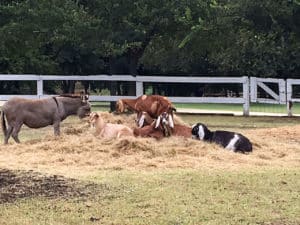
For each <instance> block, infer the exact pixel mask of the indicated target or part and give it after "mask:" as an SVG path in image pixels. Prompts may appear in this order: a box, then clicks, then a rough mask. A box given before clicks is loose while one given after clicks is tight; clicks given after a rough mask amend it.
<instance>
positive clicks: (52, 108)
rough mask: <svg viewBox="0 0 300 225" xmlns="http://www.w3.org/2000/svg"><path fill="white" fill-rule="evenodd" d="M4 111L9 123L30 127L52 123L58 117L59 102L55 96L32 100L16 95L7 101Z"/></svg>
mask: <svg viewBox="0 0 300 225" xmlns="http://www.w3.org/2000/svg"><path fill="white" fill-rule="evenodd" d="M2 111H3V112H4V114H5V116H6V120H7V122H8V124H11V125H18V124H19V123H22V124H25V125H26V126H28V127H30V128H40V127H45V126H48V125H52V124H53V122H54V120H55V117H58V104H57V102H56V101H55V100H54V98H47V99H39V100H30V99H24V98H19V97H15V98H12V99H10V100H9V101H7V102H6V103H5V104H4V105H3V107H2Z"/></svg>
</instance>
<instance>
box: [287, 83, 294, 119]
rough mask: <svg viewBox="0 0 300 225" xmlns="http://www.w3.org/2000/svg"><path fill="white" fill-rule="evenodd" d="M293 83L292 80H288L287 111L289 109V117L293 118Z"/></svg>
mask: <svg viewBox="0 0 300 225" xmlns="http://www.w3.org/2000/svg"><path fill="white" fill-rule="evenodd" d="M292 91H293V89H292V82H291V80H290V79H287V80H286V109H287V114H288V116H293V112H292V106H293V101H292Z"/></svg>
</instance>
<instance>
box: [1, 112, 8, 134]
mask: <svg viewBox="0 0 300 225" xmlns="http://www.w3.org/2000/svg"><path fill="white" fill-rule="evenodd" d="M0 122H1V128H2V131H3V134H4V137H6V134H7V128H6V122H5V113H4V111H2V112H1V121H0Z"/></svg>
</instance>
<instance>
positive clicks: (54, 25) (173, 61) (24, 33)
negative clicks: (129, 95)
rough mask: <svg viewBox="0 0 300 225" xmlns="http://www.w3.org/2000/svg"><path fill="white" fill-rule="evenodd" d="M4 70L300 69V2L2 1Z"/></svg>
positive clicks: (267, 73)
mask: <svg viewBox="0 0 300 225" xmlns="http://www.w3.org/2000/svg"><path fill="white" fill-rule="evenodd" d="M0 73H1V74H62V75H88V74H133V75H135V74H143V75H150V74H151V75H154V74H168V75H179V74H180V75H205V76H209V75H213V76H244V75H246V76H257V77H278V78H287V77H289V78H299V75H300V2H299V0H262V1H253V0H186V1H182V0H118V1H117V0H109V1H108V0H38V1H36V0H1V3H0ZM61 85H62V88H63V89H64V90H65V91H66V92H67V91H68V92H70V91H72V90H73V89H74V84H72V83H69V82H65V83H62V84H61ZM0 86H1V87H0V89H4V88H7V89H10V88H12V84H10V83H7V82H6V83H5V82H1V83H0ZM16 89H18V88H16Z"/></svg>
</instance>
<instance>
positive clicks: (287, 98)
mask: <svg viewBox="0 0 300 225" xmlns="http://www.w3.org/2000/svg"><path fill="white" fill-rule="evenodd" d="M58 80H74V81H127V82H135V84H136V96H111V95H104V96H103V95H101V96H100V95H92V96H90V100H91V101H104V102H110V101H117V100H118V99H120V98H136V97H137V96H140V95H142V94H144V93H145V92H144V91H145V90H144V83H146V82H147V83H148V82H150V83H169V84H177V83H183V84H184V83H197V84H237V85H242V92H243V93H242V96H241V97H174V96H168V98H169V99H170V100H171V101H172V102H175V103H231V104H232V103H234V104H243V115H246V116H247V115H249V111H250V109H249V108H250V101H251V102H257V103H272V104H287V113H288V114H289V115H291V107H290V106H291V103H292V102H300V98H295V97H294V96H293V85H300V79H287V80H284V79H273V78H256V77H251V78H248V77H246V76H244V77H186V76H185V77H183V76H182V77H177V76H176V77H170V76H168V77H164V76H130V75H91V76H53V75H30V74H27V75H18V74H0V81H36V85H37V93H36V95H22V97H26V98H33V99H35V98H45V97H49V95H45V94H44V88H43V86H44V81H58ZM269 84H273V86H274V84H275V85H277V90H278V91H277V92H275V91H274V90H272V89H271V88H270V87H269V86H268V85H269ZM258 87H259V88H260V89H261V90H263V91H265V92H266V93H267V95H268V96H269V98H260V97H258ZM13 96H16V95H0V101H6V100H8V99H10V98H11V97H13Z"/></svg>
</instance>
